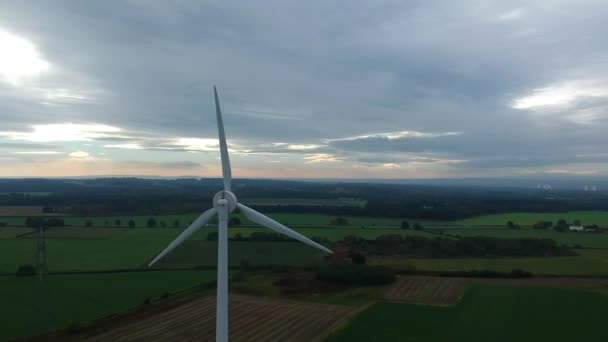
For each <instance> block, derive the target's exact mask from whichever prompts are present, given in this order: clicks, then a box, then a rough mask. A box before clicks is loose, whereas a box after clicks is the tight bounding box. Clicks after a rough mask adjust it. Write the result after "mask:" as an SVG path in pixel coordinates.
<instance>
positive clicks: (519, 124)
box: [0, 1, 608, 169]
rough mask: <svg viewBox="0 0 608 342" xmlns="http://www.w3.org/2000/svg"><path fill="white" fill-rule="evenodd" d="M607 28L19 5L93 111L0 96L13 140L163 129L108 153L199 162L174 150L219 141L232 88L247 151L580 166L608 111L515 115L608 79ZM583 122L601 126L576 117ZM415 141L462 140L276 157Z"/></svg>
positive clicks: (403, 5)
mask: <svg viewBox="0 0 608 342" xmlns="http://www.w3.org/2000/svg"><path fill="white" fill-rule="evenodd" d="M117 6H120V11H117V10H116V7H117ZM514 10H518V11H519V12H517V13H519V15H512V14H511V15H510V16H509V15H508V14H509V13H514V12H513V11H514ZM320 13H322V14H323V15H320ZM606 16H608V6H606V5H605V3H604V2H603V1H585V2H557V3H555V4H549V5H548V4H546V3H544V2H542V1H525V2H524V1H512V2H508V3H505V2H493V1H491V2H483V3H479V2H477V1H470V2H468V1H460V2H453V1H438V2H422V1H414V2H401V1H374V2H368V1H350V2H348V3H342V4H340V5H338V4H332V3H328V2H326V1H312V2H306V3H303V2H296V1H293V2H280V3H276V2H265V1H262V2H255V3H247V2H245V3H240V4H239V5H238V6H237V5H234V4H230V3H227V2H214V3H184V2H179V3H174V2H171V3H169V2H162V1H147V2H124V3H121V4H120V5H117V4H116V3H113V2H74V1H54V2H52V3H50V2H49V3H47V2H37V3H32V2H18V3H10V4H9V3H5V4H0V23H1V24H0V25H2V26H3V27H5V28H6V29H10V30H11V31H13V32H15V33H18V34H22V35H23V36H25V37H27V38H28V39H31V40H32V41H33V42H34V43H35V44H36V45H37V46H38V48H39V49H40V51H41V53H42V54H43V55H44V56H45V58H47V59H48V60H49V61H50V62H51V63H52V64H54V65H56V66H57V71H56V73H54V74H53V75H50V76H48V77H47V78H45V79H44V80H42V84H41V86H42V87H48V88H55V87H59V86H63V87H69V88H70V89H74V90H75V91H78V90H80V91H81V92H83V93H85V94H87V96H91V97H92V98H93V100H94V101H86V102H82V103H73V102H70V103H67V104H62V105H56V106H50V105H44V104H41V103H40V102H41V100H40V98H39V97H37V96H38V95H35V94H34V95H33V94H31V93H29V92H25V91H20V90H15V89H12V88H10V87H8V86H5V85H0V113H1V114H0V115H1V117H2V119H3V124H4V126H3V130H9V129H10V130H17V129H22V128H23V127H26V126H28V125H31V124H32V123H40V122H42V123H56V122H75V123H78V122H99V123H104V124H112V125H114V126H117V127H120V128H122V129H124V130H125V131H128V132H147V133H146V134H148V135H146V136H144V135H143V133H141V134H140V133H133V134H127V135H128V136H129V137H126V138H124V137H123V138H121V137H116V138H114V139H112V138H107V139H108V140H107V141H109V142H112V141H113V142H117V143H120V142H124V143H127V142H140V143H141V144H142V147H143V148H144V149H152V150H173V151H185V150H187V149H185V148H183V147H179V146H173V145H170V146H169V145H167V144H166V142H163V139H165V138H166V137H200V138H214V137H215V136H216V126H215V117H214V113H213V104H212V97H211V86H212V84H214V83H217V84H218V86H219V90H220V97H221V100H222V105H223V109H224V113H225V124H226V131H227V133H228V136H229V139H230V140H231V142H232V143H233V144H234V145H235V146H238V148H240V149H250V150H252V151H254V152H260V153H290V154H302V153H331V154H335V155H338V156H344V157H348V158H353V159H354V160H360V161H361V162H365V161H364V160H366V158H368V159H367V160H371V159H369V158H370V157H367V156H363V154H370V153H373V154H376V155H377V156H376V157H375V158H376V159H377V160H380V159H384V160H391V158H393V159H395V157H394V155H395V154H399V153H401V154H404V153H410V154H421V153H434V154H438V155H440V156H441V158H446V159H460V160H470V162H469V163H464V164H462V165H460V166H459V167H461V168H466V167H471V168H477V167H486V168H488V169H500V168H503V167H516V166H517V165H519V166H520V167H525V166H528V165H531V164H533V163H537V165H539V166H542V165H553V164H556V163H562V162H563V163H579V162H580V159H575V158H572V157H571V156H574V155H576V154H581V153H597V152H599V151H601V150H602V149H603V147H604V146H606V143H608V137H607V136H606V134H605V132H606V130H607V129H608V120H607V119H606V118H607V113H608V112H607V110H606V108H607V107H606V104H605V102H604V99H602V98H593V99H588V98H583V99H580V100H579V102H576V103H575V104H574V105H573V106H574V107H573V108H568V109H567V110H564V111H561V112H555V111H553V112H551V111H544V112H542V113H532V112H531V111H526V110H515V109H513V108H511V103H512V101H513V100H514V99H515V98H518V97H521V96H526V95H529V94H531V93H532V92H533V91H534V90H535V89H538V88H542V87H545V86H547V85H550V84H554V83H556V82H561V81H564V80H570V79H585V78H601V77H605V76H604V75H606V74H608V65H606V63H605V62H603V61H605V58H606V56H607V55H608V46H607V45H606V44H605V42H604V37H603V35H602V34H601V32H605V31H607V30H608V22H607V21H605V20H604V18H605V17H606ZM501 18H502V19H501ZM505 18H508V19H505ZM313 22H314V23H315V24H314V25H310V23H313ZM581 37H585V39H581ZM583 114H589V115H592V116H593V121H592V124H589V123H588V122H587V123H582V122H576V121H575V119H576V116H577V115H579V116H580V115H583ZM4 127H6V128H4ZM406 130H407V131H424V132H463V134H462V135H460V136H443V137H436V138H432V139H431V138H429V139H415V138H403V139H385V138H380V137H371V138H365V139H356V140H350V141H333V142H331V143H329V144H328V145H329V146H326V147H323V148H319V149H316V150H311V151H294V150H288V149H285V148H280V147H277V148H266V147H264V146H266V145H268V144H271V143H273V142H277V141H281V142H286V143H300V144H323V143H324V141H326V139H337V138H341V137H345V136H358V135H366V134H371V133H374V132H391V131H406ZM131 136H133V137H134V138H131ZM110 139H112V140H110ZM102 141H106V140H102ZM357 158H359V159H357ZM397 160H404V162H407V160H410V159H407V158H404V159H399V158H397ZM590 162H594V163H604V162H605V161H604V160H599V159H598V160H593V161H590Z"/></svg>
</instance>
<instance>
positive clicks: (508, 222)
mask: <svg viewBox="0 0 608 342" xmlns="http://www.w3.org/2000/svg"><path fill="white" fill-rule="evenodd" d="M514 227H515V223H513V221H507V228H509V229H513V228H514Z"/></svg>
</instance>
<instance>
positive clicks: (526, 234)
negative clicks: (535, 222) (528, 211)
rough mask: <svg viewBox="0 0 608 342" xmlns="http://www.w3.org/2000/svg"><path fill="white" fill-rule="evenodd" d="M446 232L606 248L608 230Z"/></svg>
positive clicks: (460, 230)
mask: <svg viewBox="0 0 608 342" xmlns="http://www.w3.org/2000/svg"><path fill="white" fill-rule="evenodd" d="M445 232H446V233H449V234H453V235H460V236H491V237H497V238H503V239H511V238H513V239H515V238H518V239H519V238H529V239H552V240H554V241H555V242H557V243H558V244H564V245H567V246H570V247H572V246H574V245H580V246H582V247H584V248H608V234H607V233H608V232H605V233H603V234H602V233H600V234H598V233H589V232H557V231H555V230H548V229H530V228H526V229H518V230H513V229H503V228H496V229H493V228H477V229H476V228H468V229H446V230H445Z"/></svg>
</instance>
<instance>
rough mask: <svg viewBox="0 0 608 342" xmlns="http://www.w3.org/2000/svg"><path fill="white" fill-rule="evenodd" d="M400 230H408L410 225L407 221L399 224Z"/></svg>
mask: <svg viewBox="0 0 608 342" xmlns="http://www.w3.org/2000/svg"><path fill="white" fill-rule="evenodd" d="M401 229H410V223H409V222H407V221H403V222H401Z"/></svg>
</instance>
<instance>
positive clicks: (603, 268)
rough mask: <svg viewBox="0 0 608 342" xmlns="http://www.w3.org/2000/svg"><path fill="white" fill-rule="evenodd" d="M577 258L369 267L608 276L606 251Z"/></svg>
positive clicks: (399, 259)
mask: <svg viewBox="0 0 608 342" xmlns="http://www.w3.org/2000/svg"><path fill="white" fill-rule="evenodd" d="M576 252H577V253H579V254H580V255H577V256H564V257H535V258H532V257H509V258H437V259H416V258H408V257H404V256H395V257H393V256H389V257H371V258H369V259H368V263H369V264H371V265H383V266H388V267H391V268H395V269H403V268H407V267H408V266H415V267H416V269H417V270H425V271H472V270H495V271H500V272H510V271H512V270H513V269H523V270H525V271H529V272H532V273H534V274H539V275H540V274H546V275H596V276H600V275H601V276H605V275H608V250H605V249H594V250H591V249H583V250H577V251H576Z"/></svg>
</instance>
